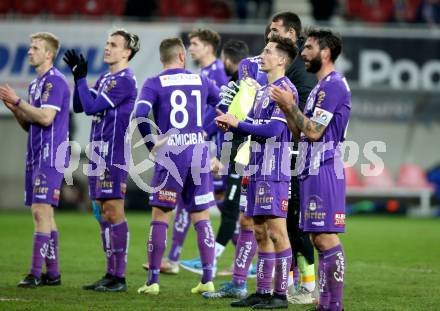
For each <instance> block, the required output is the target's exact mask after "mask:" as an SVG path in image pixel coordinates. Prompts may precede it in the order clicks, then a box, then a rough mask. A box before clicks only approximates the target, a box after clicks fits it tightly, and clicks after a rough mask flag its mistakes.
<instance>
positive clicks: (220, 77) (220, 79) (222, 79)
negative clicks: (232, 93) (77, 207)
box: [200, 58, 229, 87]
mask: <svg viewBox="0 0 440 311" xmlns="http://www.w3.org/2000/svg"><path fill="white" fill-rule="evenodd" d="M200 74H201V75H202V76H205V77H207V78H209V79H211V80H213V81H214V82H215V84H216V85H217V87H221V86H222V85H225V84H227V83H228V81H229V79H228V76H227V75H226V72H225V67H224V65H223V63H222V61H221V60H220V59H218V58H217V59H216V60H215V61H214V62H213V63H212V64H210V65H208V66H206V67H203V68H202V69H201V70H200Z"/></svg>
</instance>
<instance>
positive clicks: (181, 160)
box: [137, 68, 219, 167]
mask: <svg viewBox="0 0 440 311" xmlns="http://www.w3.org/2000/svg"><path fill="white" fill-rule="evenodd" d="M218 94H219V89H218V87H217V86H216V85H215V84H214V82H213V80H211V79H208V78H206V77H204V76H201V75H198V74H193V73H191V72H190V71H188V70H186V69H183V68H175V69H168V70H165V71H163V72H161V73H160V74H159V75H157V76H155V77H152V78H149V79H147V80H146V81H145V83H144V85H143V87H142V91H141V93H140V95H139V98H138V101H137V103H138V104H146V105H148V106H150V107H151V109H152V110H153V115H154V120H155V122H156V125H157V127H158V129H159V130H160V134H166V133H167V132H168V131H169V130H171V132H170V133H168V134H170V135H169V136H167V138H166V141H165V142H164V143H163V145H162V146H163V147H162V148H161V150H162V151H158V156H159V152H164V153H167V155H168V156H169V158H170V159H171V160H172V161H173V162H174V163H175V164H176V165H177V166H180V167H182V166H184V167H190V166H200V165H202V166H203V165H205V164H203V163H204V161H206V152H207V151H208V148H207V143H206V141H205V138H204V136H203V120H204V115H205V113H206V107H207V104H208V105H210V106H216V104H217V103H218V102H219V96H218ZM196 147H197V148H196ZM194 150H195V151H194ZM200 152H203V154H201V153H200ZM193 154H194V161H195V162H193ZM163 156H165V154H163ZM201 161H202V164H201V163H200V162H201Z"/></svg>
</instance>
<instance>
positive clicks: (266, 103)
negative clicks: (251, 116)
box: [262, 97, 270, 109]
mask: <svg viewBox="0 0 440 311" xmlns="http://www.w3.org/2000/svg"><path fill="white" fill-rule="evenodd" d="M269 102H270V99H269V97H266V98H265V99H264V100H263V105H262V107H263V108H264V109H266V108H267V107H268V106H269Z"/></svg>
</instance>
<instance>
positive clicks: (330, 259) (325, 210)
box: [271, 29, 351, 311]
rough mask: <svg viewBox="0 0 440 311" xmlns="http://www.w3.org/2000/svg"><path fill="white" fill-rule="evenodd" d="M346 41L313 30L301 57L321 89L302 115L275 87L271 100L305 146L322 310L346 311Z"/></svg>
mask: <svg viewBox="0 0 440 311" xmlns="http://www.w3.org/2000/svg"><path fill="white" fill-rule="evenodd" d="M341 50H342V40H341V38H340V37H339V36H338V35H336V34H335V33H333V32H332V31H330V30H325V29H311V30H310V31H308V33H307V40H306V42H305V45H304V50H303V51H302V53H301V56H302V58H303V59H304V62H305V65H306V69H307V71H309V72H312V73H315V74H316V77H317V79H318V84H317V85H316V86H315V88H314V89H313V90H312V92H311V93H310V96H309V98H308V99H307V104H306V107H305V110H304V113H302V112H301V111H300V110H299V108H298V106H297V104H296V103H297V100H296V99H295V98H294V97H293V96H292V93H291V92H290V91H289V90H284V89H282V88H279V87H274V88H273V89H272V90H271V97H272V98H273V99H274V100H276V101H277V103H278V105H279V107H280V108H281V109H282V110H283V112H284V114H285V115H286V119H287V121H288V124H289V128H290V130H291V131H292V133H293V135H294V136H295V137H296V139H297V140H298V139H299V140H300V141H301V144H300V157H301V159H302V160H303V161H304V162H303V163H304V169H303V170H302V172H301V174H300V175H299V183H300V202H301V216H300V219H301V227H302V229H303V230H304V231H305V232H310V233H311V237H312V241H313V244H314V246H315V247H316V249H317V250H318V255H319V266H318V274H319V286H320V297H319V305H318V307H317V310H320V311H322V310H331V311H341V310H343V305H342V291H343V285H344V274H345V256H344V251H343V248H342V244H341V242H340V240H339V237H338V233H342V232H344V231H345V180H344V171H343V163H342V159H341V155H340V147H341V144H342V142H343V141H344V140H345V133H346V129H347V126H348V120H349V117H350V111H351V92H350V88H349V86H348V84H347V81H346V79H345V78H344V77H343V76H342V75H341V74H340V73H338V72H337V71H335V65H334V63H335V61H336V59H337V58H338V56H339V54H340V53H341Z"/></svg>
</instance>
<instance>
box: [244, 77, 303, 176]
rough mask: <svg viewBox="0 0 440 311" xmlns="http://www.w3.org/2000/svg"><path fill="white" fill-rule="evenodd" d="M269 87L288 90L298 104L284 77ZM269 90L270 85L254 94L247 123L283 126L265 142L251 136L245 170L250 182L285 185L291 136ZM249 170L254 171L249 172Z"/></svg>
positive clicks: (291, 85)
mask: <svg viewBox="0 0 440 311" xmlns="http://www.w3.org/2000/svg"><path fill="white" fill-rule="evenodd" d="M273 85H276V86H283V87H286V86H288V87H290V88H291V90H292V92H293V93H294V94H295V97H296V99H297V100H298V92H297V90H296V88H295V86H294V85H293V84H292V82H290V80H289V79H288V78H287V77H282V78H280V79H278V80H276V81H275V82H274V83H273ZM270 86H271V84H268V85H265V86H263V87H261V88H260V89H259V90H258V91H257V94H256V96H255V101H254V105H253V107H252V109H251V111H250V112H249V114H248V116H247V121H250V122H251V123H252V124H267V123H269V122H271V121H272V120H277V121H281V122H283V124H284V129H283V131H282V132H281V134H280V135H279V136H277V137H272V138H269V139H266V138H264V137H259V136H255V135H251V147H250V148H251V149H250V150H251V154H250V160H249V170H250V174H251V180H271V181H289V180H290V175H291V174H290V143H289V142H290V140H291V133H290V130H289V128H288V127H287V121H286V117H285V116H284V113H283V112H282V111H281V109H280V108H279V107H278V105H277V104H276V102H275V101H273V100H272V99H271V98H270V96H269V88H270ZM252 166H253V167H254V168H257V169H256V170H255V169H252ZM253 170H254V171H255V172H253Z"/></svg>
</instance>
